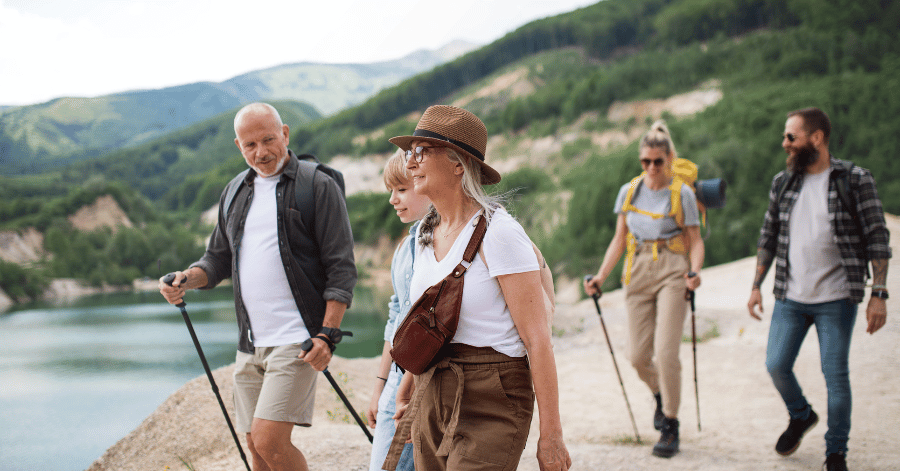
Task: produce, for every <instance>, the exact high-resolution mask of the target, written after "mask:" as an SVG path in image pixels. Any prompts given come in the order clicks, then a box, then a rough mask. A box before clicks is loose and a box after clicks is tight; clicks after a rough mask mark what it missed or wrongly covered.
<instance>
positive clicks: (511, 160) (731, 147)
mask: <svg viewBox="0 0 900 471" xmlns="http://www.w3.org/2000/svg"><path fill="white" fill-rule="evenodd" d="M813 3H814V5H815V8H811V5H813ZM898 24H900V2H892V1H888V0H872V1H869V2H864V3H860V2H857V1H855V0H830V1H828V2H818V1H816V2H813V1H812V0H740V1H733V2H710V1H709V0H605V1H602V2H599V3H597V4H595V5H591V6H589V7H585V8H582V9H579V10H576V11H573V12H570V13H566V14H563V15H558V16H556V17H550V18H546V19H543V20H538V21H535V22H532V23H529V24H527V25H524V26H522V27H521V28H519V29H517V30H515V31H513V32H511V33H509V34H507V35H506V36H504V37H503V38H501V39H499V40H497V41H495V42H494V43H492V44H489V45H487V46H485V47H482V48H479V49H478V50H475V51H472V52H470V53H468V54H466V55H464V56H462V57H459V58H457V59H454V60H452V61H450V62H447V63H445V64H442V65H440V66H437V67H435V68H434V69H432V70H429V71H427V72H423V73H420V74H417V75H414V76H412V77H410V78H408V79H406V80H404V81H402V82H400V83H398V84H396V85H393V86H391V87H388V88H385V89H383V90H382V91H380V92H378V93H377V94H376V95H375V96H373V97H372V98H370V99H368V100H366V101H365V102H363V103H360V104H358V105H356V106H353V107H351V108H347V109H344V110H342V111H340V112H337V113H335V114H334V115H331V116H329V117H327V118H324V119H306V120H304V119H302V118H298V119H297V120H295V121H291V122H290V126H291V130H292V134H291V148H292V149H294V150H295V151H301V152H310V153H313V154H316V155H318V156H319V157H320V158H322V160H324V161H326V162H331V163H332V165H334V166H335V167H338V168H339V169H340V170H342V171H343V172H344V173H345V174H352V175H353V176H354V177H356V176H358V174H360V173H363V172H368V171H369V170H368V169H371V168H375V169H376V171H375V172H372V173H374V174H375V175H374V177H375V178H371V179H369V181H374V182H376V184H375V185H373V187H372V188H373V189H377V187H378V185H377V182H378V178H377V169H378V168H380V166H383V164H384V159H386V157H387V156H389V155H390V154H391V152H392V151H393V149H392V146H391V145H390V144H389V143H388V142H387V139H388V138H389V137H391V136H395V135H401V134H407V133H409V132H411V131H412V130H413V129H414V127H415V124H416V122H417V120H418V119H419V117H420V116H421V113H422V111H423V110H424V109H425V108H426V107H427V106H429V105H431V104H437V103H446V104H456V105H458V106H461V107H464V108H466V109H469V110H471V111H473V112H474V113H476V114H477V115H478V116H479V117H480V118H482V120H483V121H484V122H485V124H486V125H487V128H488V133H489V136H490V138H489V141H488V151H487V161H488V163H490V164H491V165H492V166H495V168H497V169H498V170H499V171H500V172H501V174H502V175H503V181H501V182H500V184H499V185H496V186H494V187H491V188H489V191H491V192H492V193H497V194H506V193H507V192H509V191H511V190H515V193H514V194H512V196H510V197H509V199H508V201H507V203H506V207H507V208H508V209H509V210H510V211H511V212H512V213H513V214H514V215H515V216H516V217H517V218H518V219H519V221H520V222H521V223H522V225H523V227H524V228H525V230H526V231H527V232H528V234H529V236H530V237H531V238H532V240H534V241H535V243H537V244H538V246H540V247H541V250H542V251H543V253H544V255H545V257H546V258H547V260H548V261H549V262H550V263H551V266H552V267H553V269H554V273H555V274H557V275H558V276H560V277H562V276H563V275H565V276H568V277H578V276H580V275H582V274H584V273H588V272H591V271H593V270H596V268H597V266H599V264H600V262H601V259H602V256H603V249H604V248H605V246H606V244H608V243H609V240H610V239H611V237H612V235H613V233H614V230H615V218H616V216H615V214H614V213H613V211H612V209H613V208H612V206H613V202H614V201H615V199H616V194H617V192H618V190H619V188H620V187H621V185H622V184H623V183H625V182H627V181H629V180H630V179H631V178H632V177H634V176H635V175H637V174H639V173H640V165H639V163H638V159H637V155H638V151H637V147H638V146H637V142H636V141H637V138H638V137H640V136H641V134H642V133H644V132H645V131H646V130H647V129H648V127H649V125H650V124H651V123H652V121H653V120H654V119H658V118H664V119H666V120H667V123H668V125H669V128H670V130H671V132H672V136H673V139H674V142H675V146H676V149H677V151H678V154H679V155H680V156H682V157H686V158H689V159H691V160H692V161H694V162H696V163H697V164H698V166H699V172H700V178H713V177H720V178H723V179H724V180H725V181H726V182H727V184H728V203H727V204H726V206H725V208H723V209H716V210H711V211H710V213H709V215H708V216H709V217H708V219H707V226H706V227H705V228H704V230H703V232H704V234H705V235H706V236H707V237H708V238H707V239H706V261H707V264H708V265H714V264H719V263H725V262H728V261H731V260H735V259H738V258H742V257H746V256H752V255H753V254H754V253H755V250H756V247H755V242H756V238H757V236H758V234H759V227H760V223H761V221H762V216H763V213H764V211H765V208H766V204H767V198H768V192H769V186H770V182H771V180H772V177H773V176H774V175H775V174H776V173H777V172H779V171H780V170H782V169H784V165H785V163H784V160H785V157H784V152H783V150H782V149H781V148H780V147H779V143H780V141H781V139H782V138H781V133H782V130H783V125H784V120H785V113H787V112H788V111H791V110H795V109H799V108H803V107H807V106H818V107H820V108H822V109H824V110H825V111H826V112H827V113H829V115H830V116H831V120H832V124H833V129H834V131H833V133H832V139H831V143H830V150H831V152H832V153H833V154H834V155H835V156H837V157H839V158H842V159H849V160H853V161H854V162H856V163H857V164H858V165H860V166H861V167H865V168H867V169H870V170H871V171H872V173H873V175H874V176H875V178H876V179H877V181H878V192H879V195H880V196H881V199H882V202H883V204H884V207H885V210H886V211H888V212H890V213H893V214H897V213H900V160H898V159H895V158H893V155H894V154H895V151H894V149H896V147H897V145H898V144H900V140H898V138H897V134H896V132H895V130H896V129H897V128H900V42H898V41H896V37H897V34H898V27H897V25H898ZM286 103H287V102H286ZM293 103H295V104H296V102H293ZM698 105H702V106H698ZM277 106H279V108H280V107H281V106H289V105H287V104H286V105H281V104H278V105H277ZM298 112H300V113H302V110H298ZM230 113H232V112H225V113H223V114H222V115H219V116H218V117H217V118H216V119H218V120H220V121H217V122H215V123H213V122H209V123H207V122H203V123H197V124H194V125H193V127H191V128H189V129H185V130H182V131H179V132H177V133H174V134H170V135H167V136H162V137H158V138H156V139H154V140H152V141H148V142H146V143H144V144H143V145H141V146H139V147H135V148H130V149H126V150H122V151H118V152H115V153H111V154H109V155H108V156H106V157H103V158H100V159H94V160H91V161H89V162H86V163H83V164H79V165H71V166H69V167H66V168H64V169H61V170H57V171H56V172H55V173H48V174H42V175H28V176H24V177H16V178H3V177H2V176H0V224H4V225H5V226H6V227H7V228H9V229H19V228H22V227H27V226H28V225H35V226H36V227H38V228H39V230H43V229H44V228H50V229H53V228H54V227H55V226H59V225H60V223H59V220H60V215H62V214H68V213H67V212H65V211H64V209H65V208H68V207H71V206H73V205H72V204H68V205H66V204H62V203H65V202H66V200H65V199H64V196H65V195H66V194H68V193H73V192H75V191H76V190H83V189H84V188H89V187H91V186H98V184H99V183H101V182H104V181H108V182H122V183H120V184H122V185H123V186H126V187H127V188H128V189H129V190H130V191H133V192H137V191H140V192H141V193H142V195H140V196H141V198H146V199H147V200H149V201H150V202H149V203H148V204H149V205H151V206H152V207H154V208H159V209H160V210H165V211H166V217H168V218H171V219H172V220H176V219H177V220H179V221H181V224H182V225H183V227H191V229H190V230H196V233H194V235H193V238H192V240H202V237H203V236H205V235H207V234H205V232H208V229H194V228H193V227H192V226H193V225H195V224H196V223H195V221H196V220H197V219H196V218H197V216H198V215H199V214H200V212H202V211H203V210H205V209H207V208H209V206H210V205H211V204H213V203H214V202H215V201H216V198H217V197H218V195H219V193H220V192H221V189H222V187H223V186H224V184H225V182H226V181H227V179H228V178H229V177H230V176H231V175H234V174H235V173H237V171H238V170H240V169H242V168H245V167H246V165H245V164H244V163H243V162H242V160H241V158H240V156H239V155H238V154H237V153H236V152H235V150H234V149H233V144H232V143H231V142H230V141H231V139H232V136H233V132H232V131H231V130H229V129H227V123H228V122H229V119H230V118H231V116H229V115H230ZM207 125H209V127H206V126H207ZM90 196H96V195H94V194H91V195H90ZM136 199H137V198H136ZM57 201H60V202H59V203H58V202H57ZM120 203H121V201H120ZM127 206H128V205H124V206H123V209H125V211H126V212H128V208H127ZM132 207H135V208H138V207H139V206H138V205H137V204H134V205H132ZM347 207H348V209H349V210H350V214H351V224H352V226H353V231H354V236H355V238H356V240H357V242H358V243H360V244H361V245H362V244H367V243H371V242H372V241H377V240H380V239H382V238H386V239H390V238H392V237H393V238H396V237H398V236H399V235H401V234H402V231H403V227H402V225H400V224H395V222H396V221H397V219H396V218H395V217H394V216H393V212H392V211H391V208H390V205H389V204H388V202H387V198H386V197H385V195H384V194H383V193H371V192H370V193H365V192H361V193H357V194H348V197H347ZM135 213H138V214H139V213H140V212H139V211H135ZM130 214H131V213H129V215H130ZM62 224H64V222H63V223H62ZM186 230H187V229H186ZM65 236H67V237H73V238H74V237H75V236H73V235H70V234H68V233H66V234H65ZM58 239H63V237H58ZM91 242H92V243H93V242H94V241H93V239H91ZM97 245H100V244H99V243H98V244H97ZM103 253H106V252H103ZM172 260H175V258H174V256H173V258H172ZM179 260H182V261H184V262H189V261H190V260H189V259H188V258H184V259H179ZM75 261H79V260H75ZM108 263H109V264H110V265H112V264H114V262H113V261H112V260H110V261H109V262H108ZM71 266H78V265H77V264H75V263H73V264H72V265H71ZM176 266H178V265H177V264H176ZM97 276H98V277H100V276H101V275H99V274H98V275H97ZM617 278H618V277H617V276H616V274H613V275H611V276H610V277H609V279H608V280H607V285H608V286H605V287H604V290H608V289H612V288H614V287H615V286H616V284H617V281H616V280H617Z"/></svg>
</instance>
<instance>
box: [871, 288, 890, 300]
mask: <svg viewBox="0 0 900 471" xmlns="http://www.w3.org/2000/svg"><path fill="white" fill-rule="evenodd" d="M872 297H873V298H881V299H887V298H888V297H889V296H888V292H887V290H886V289H879V290H873V291H872Z"/></svg>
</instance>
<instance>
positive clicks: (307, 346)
mask: <svg viewBox="0 0 900 471" xmlns="http://www.w3.org/2000/svg"><path fill="white" fill-rule="evenodd" d="M312 348H313V342H312V339H306V340H304V341H303V343H302V344H300V349H301V350H303V351H304V352H308V351H310V350H312ZM322 373H325V377H326V378H328V382H329V383H331V387H332V388H334V392H336V393H337V395H338V396H340V398H341V401H344V405H345V406H347V409H348V410H349V411H350V415H352V416H353V418H354V419H356V423H358V424H359V428H361V429H362V431H363V433H364V434H366V437H367V438H368V439H369V443H372V441H373V440H374V438H373V437H372V434H371V433H369V429H367V428H366V424H364V423H363V421H362V419H361V418H360V417H359V414H357V413H356V410H355V409H354V408H353V405H351V404H350V400H349V399H347V396H345V395H344V391H341V387H340V386H338V384H337V381H335V380H334V377H333V376H331V372H330V371H328V367H325V369H324V370H322Z"/></svg>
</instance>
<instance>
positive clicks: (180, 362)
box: [0, 288, 387, 471]
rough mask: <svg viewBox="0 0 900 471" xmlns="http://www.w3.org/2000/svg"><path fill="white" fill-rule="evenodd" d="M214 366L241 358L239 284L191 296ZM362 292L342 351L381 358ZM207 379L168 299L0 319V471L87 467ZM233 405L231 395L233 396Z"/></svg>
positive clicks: (15, 313) (28, 311) (374, 308)
mask: <svg viewBox="0 0 900 471" xmlns="http://www.w3.org/2000/svg"><path fill="white" fill-rule="evenodd" d="M185 300H186V301H187V303H188V304H187V311H188V314H189V315H190V318H191V322H192V324H193V326H194V330H195V331H196V333H197V337H198V338H199V340H200V343H201V346H202V348H203V353H204V354H205V355H206V358H207V361H208V362H209V366H210V368H213V369H215V368H218V367H220V366H223V365H226V364H229V363H232V362H234V353H235V347H236V344H237V327H236V325H235V319H234V303H233V300H232V291H231V289H230V288H217V289H215V290H212V291H206V292H199V291H198V292H191V293H188V295H187V297H186V298H185ZM382 304H384V303H382V302H378V301H374V300H373V299H372V296H371V294H370V293H367V292H365V291H363V292H360V290H357V292H356V293H355V297H354V305H353V308H352V309H351V310H350V311H349V312H348V313H347V315H346V316H345V317H344V322H343V324H342V327H343V328H344V329H345V330H351V331H353V333H354V336H353V337H345V338H344V341H343V342H342V343H341V346H340V347H339V351H338V354H339V355H341V356H344V357H351V358H354V357H373V356H377V355H379V354H380V353H381V345H382V340H381V339H382V333H383V328H384V322H385V319H386V317H387V316H386V313H383V312H381V311H386V309H382V308H381V307H380V306H381V305H382ZM200 375H204V376H205V373H204V371H203V365H202V364H201V363H200V360H199V358H198V356H197V351H196V349H195V348H194V344H193V342H192V341H191V338H190V334H189V333H188V331H187V328H186V327H185V324H184V320H183V319H182V316H181V312H180V310H178V309H177V308H175V307H174V306H172V305H170V304H167V303H166V302H165V301H163V300H162V297H161V296H160V295H159V293H127V294H126V293H122V294H111V295H98V296H91V297H87V298H82V299H80V300H77V301H74V302H71V303H69V304H66V305H58V306H50V305H39V304H35V305H29V306H19V307H17V308H15V309H14V310H12V311H10V312H7V313H5V314H2V315H0V424H2V425H0V470H2V471H13V470H16V471H21V470H82V469H85V468H87V467H88V466H90V464H91V463H92V462H93V461H94V460H95V459H97V458H99V457H100V456H101V455H102V454H103V452H104V451H105V450H106V449H107V448H109V447H110V446H112V445H113V444H114V443H115V442H116V441H118V440H119V439H120V438H122V437H124V436H125V435H126V434H128V432H130V431H131V430H133V429H134V428H135V427H137V426H138V425H139V424H140V423H141V421H143V420H144V418H146V417H147V416H148V415H149V414H150V413H152V412H153V411H154V410H155V409H156V407H157V406H159V404H161V403H162V402H163V401H164V400H165V399H166V398H167V397H168V396H169V395H171V394H172V393H174V392H175V391H176V390H177V389H178V388H179V387H181V385H183V384H184V383H185V382H187V381H188V380H190V379H192V378H195V377H197V376H200ZM225 399H226V400H230V398H225Z"/></svg>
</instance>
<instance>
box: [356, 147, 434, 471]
mask: <svg viewBox="0 0 900 471" xmlns="http://www.w3.org/2000/svg"><path fill="white" fill-rule="evenodd" d="M405 164H406V162H405V161H404V158H403V153H402V151H399V152H396V153H395V154H394V155H393V156H391V158H390V159H388V161H387V163H386V164H385V166H384V184H385V186H386V187H387V189H388V191H390V192H391V197H390V200H389V201H390V203H391V204H392V205H393V206H394V209H395V210H396V211H397V216H398V217H399V218H400V220H401V221H402V222H404V223H409V222H413V221H415V223H414V224H413V225H412V227H410V229H409V234H410V235H408V236H406V237H405V238H404V239H403V242H401V243H400V245H399V246H398V247H397V250H396V251H395V252H394V258H393V260H392V261H391V283H392V284H393V287H394V295H393V296H391V300H390V303H388V321H387V325H386V326H385V328H384V349H383V350H382V352H381V363H380V365H379V367H378V372H377V374H376V379H375V389H374V391H373V393H372V400H371V401H370V403H369V408H368V410H367V411H366V417H367V418H368V419H369V426H370V427H374V428H375V433H374V440H373V442H372V458H371V461H370V463H369V471H379V470H381V465H382V464H383V463H384V459H385V457H386V456H387V452H388V448H389V447H390V445H391V440H392V439H393V438H394V430H395V424H394V414H395V413H396V404H395V399H396V392H397V386H398V385H399V384H400V380H401V379H402V378H403V373H401V372H400V370H399V369H398V368H397V366H396V365H395V364H394V363H393V362H392V361H391V342H392V341H393V339H394V332H395V331H396V330H397V327H399V326H400V324H401V323H402V322H403V319H404V318H405V317H406V314H407V313H408V312H409V308H410V306H411V305H412V302H413V301H414V300H410V299H409V281H410V279H412V274H413V256H414V253H415V237H414V234H415V233H416V227H417V226H418V224H419V222H418V221H419V219H421V218H423V217H424V216H425V214H426V213H427V212H428V208H429V206H430V205H431V202H430V201H429V200H428V198H426V197H424V196H419V195H416V194H415V192H414V191H413V185H412V181H411V180H410V179H409V178H408V177H407V174H406V166H405ZM414 469H415V468H414V467H413V450H412V444H411V443H408V444H406V446H405V448H404V449H403V454H402V455H401V457H400V462H399V464H398V465H397V471H408V470H414Z"/></svg>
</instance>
